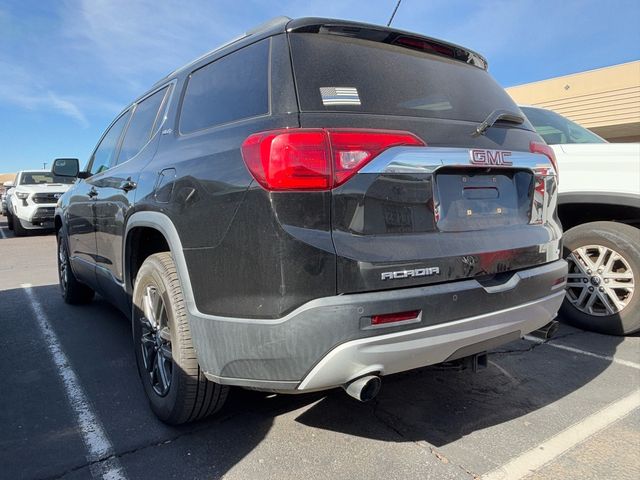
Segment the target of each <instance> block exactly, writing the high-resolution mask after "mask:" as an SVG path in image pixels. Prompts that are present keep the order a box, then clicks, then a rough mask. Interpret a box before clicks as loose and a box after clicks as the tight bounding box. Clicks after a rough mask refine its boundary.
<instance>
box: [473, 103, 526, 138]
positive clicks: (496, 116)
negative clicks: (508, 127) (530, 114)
mask: <svg viewBox="0 0 640 480" xmlns="http://www.w3.org/2000/svg"><path fill="white" fill-rule="evenodd" d="M498 120H501V121H503V122H509V123H515V124H516V125H520V124H521V123H523V122H524V117H523V116H522V115H520V114H519V113H515V112H512V111H510V110H494V111H493V112H491V113H490V114H489V116H487V118H485V119H484V122H482V123H481V124H480V125H478V127H477V128H476V130H475V132H473V133H472V134H471V135H473V136H474V137H477V136H478V135H484V132H486V131H487V129H488V128H489V127H491V126H493V124H494V123H496V122H497V121H498Z"/></svg>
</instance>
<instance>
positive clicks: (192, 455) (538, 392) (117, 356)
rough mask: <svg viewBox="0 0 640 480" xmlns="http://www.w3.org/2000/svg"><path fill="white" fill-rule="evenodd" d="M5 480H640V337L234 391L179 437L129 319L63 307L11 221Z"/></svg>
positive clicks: (2, 363)
mask: <svg viewBox="0 0 640 480" xmlns="http://www.w3.org/2000/svg"><path fill="white" fill-rule="evenodd" d="M0 326H1V328H2V335H1V336H0V378H1V379H2V383H1V387H0V478H6V479H22V478H24V479H44V478H64V479H81V478H91V477H93V478H113V479H116V478H128V479H137V478H154V479H163V478H179V479H204V478H219V477H224V478H228V479H271V478H273V479H294V478H305V479H307V480H311V479H320V478H332V479H334V478H349V479H359V478H367V479H372V478H385V479H396V478H397V479H405V478H420V479H427V478H434V479H469V478H487V479H500V478H514V479H515V478H524V477H527V478H536V479H561V478H576V479H577V478H579V479H592V478H593V479H600V478H616V479H618V478H619V479H625V478H628V479H636V478H640V408H639V407H640V390H639V387H640V337H638V336H633V337H629V338H619V337H609V336H604V335H598V334H593V333H587V332H583V331H580V330H576V329H573V328H570V327H567V326H563V327H562V328H561V330H560V332H559V334H558V335H557V336H556V338H555V339H553V340H552V341H551V342H548V343H547V344H540V343H538V342H535V341H533V340H521V341H518V342H514V343H512V344H509V345H507V346H505V347H503V348H500V349H498V350H496V351H494V352H492V353H491V355H490V357H489V365H488V368H487V369H485V370H483V371H481V372H479V373H477V374H474V373H472V372H470V371H452V370H445V369H442V368H437V367H431V368H425V369H421V370H416V371H411V372H408V373H405V374H401V375H396V376H392V377H387V378H385V379H384V381H383V386H382V391H381V393H380V395H379V396H378V398H377V399H376V400H374V401H373V402H371V403H368V404H360V403H357V402H356V401H355V400H353V399H351V398H350V397H348V396H347V395H346V394H345V393H344V392H342V391H341V390H335V391H332V392H329V393H324V394H308V395H299V396H280V395H268V394H264V393H259V392H250V391H244V390H235V391H232V393H231V396H230V399H229V401H228V404H227V406H226V407H225V408H224V410H223V411H222V413H221V414H220V415H219V416H217V417H215V418H212V419H209V420H206V421H203V422H199V423H194V424H190V425H186V426H183V427H180V428H175V427H169V426H166V425H164V424H162V423H161V422H159V421H158V420H156V418H155V417H154V416H153V414H152V413H151V411H150V410H149V408H148V407H147V402H146V399H145V396H144V392H143V390H142V387H141V386H140V383H139V380H138V378H137V371H136V369H135V360H134V356H133V351H132V346H131V334H130V326H129V323H128V321H127V320H126V319H125V318H124V317H123V316H122V315H120V314H119V313H118V312H117V311H116V310H115V309H114V308H112V307H111V306H109V305H108V304H107V303H106V302H105V301H103V300H101V299H100V298H97V299H96V300H95V301H94V302H93V303H91V304H90V305H88V306H83V307H72V306H69V305H66V304H64V303H63V302H62V299H61V298H60V295H59V293H58V287H57V277H56V266H55V238H54V236H53V235H51V234H37V235H32V236H29V237H25V238H14V237H13V234H12V233H11V232H10V231H9V230H7V228H6V221H5V219H4V217H0Z"/></svg>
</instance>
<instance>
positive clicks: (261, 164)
mask: <svg viewBox="0 0 640 480" xmlns="http://www.w3.org/2000/svg"><path fill="white" fill-rule="evenodd" d="M400 145H404V146H406V145H414V146H425V143H424V142H423V141H422V140H420V139H419V138H418V137H416V136H415V135H413V134H412V133H409V132H398V131H393V130H357V129H349V130H347V129H325V128H293V129H286V130H272V131H267V132H261V133H255V134H253V135H251V136H249V137H248V138H247V139H246V140H245V141H244V143H243V144H242V158H243V159H244V162H245V163H246V165H247V168H248V169H249V171H250V172H251V174H252V175H253V177H254V178H255V179H256V181H257V182H258V183H260V185H262V186H263V187H264V188H266V189H267V190H329V189H331V188H335V187H337V186H338V185H341V184H343V183H345V182H346V181H347V180H349V178H351V177H352V176H353V175H355V174H356V173H357V171H358V170H359V169H360V168H362V167H363V166H364V165H365V164H366V163H368V162H370V161H371V160H372V159H373V158H375V157H376V156H378V155H379V154H380V153H382V152H383V151H384V150H387V149H388V148H391V147H396V146H400Z"/></svg>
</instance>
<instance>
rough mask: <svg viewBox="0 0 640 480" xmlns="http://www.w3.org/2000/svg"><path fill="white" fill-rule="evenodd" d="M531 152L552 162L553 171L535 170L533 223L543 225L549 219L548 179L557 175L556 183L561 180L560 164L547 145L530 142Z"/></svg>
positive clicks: (546, 169)
mask: <svg viewBox="0 0 640 480" xmlns="http://www.w3.org/2000/svg"><path fill="white" fill-rule="evenodd" d="M529 151H530V152H531V153H541V154H542V155H545V156H546V157H547V158H548V159H549V162H551V166H552V171H550V169H548V168H546V167H545V168H535V169H534V171H535V187H534V191H533V205H532V209H531V223H533V224H543V223H544V221H545V218H546V217H547V214H546V213H545V212H546V209H547V206H548V205H547V204H548V194H547V178H548V176H549V175H555V177H556V183H557V181H558V179H559V171H558V162H557V160H556V154H555V153H554V152H553V149H552V148H551V147H550V146H549V145H547V144H546V143H541V142H530V143H529Z"/></svg>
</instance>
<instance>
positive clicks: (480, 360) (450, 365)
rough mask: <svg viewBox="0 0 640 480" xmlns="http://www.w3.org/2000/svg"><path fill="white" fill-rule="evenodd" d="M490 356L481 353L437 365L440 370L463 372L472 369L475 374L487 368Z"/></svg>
mask: <svg viewBox="0 0 640 480" xmlns="http://www.w3.org/2000/svg"><path fill="white" fill-rule="evenodd" d="M487 362H488V355H487V352H480V353H476V354H474V355H469V356H467V357H462V358H458V359H456V360H451V361H449V362H443V363H441V364H439V365H437V367H436V368H438V369H440V370H456V371H462V370H466V369H467V368H470V369H471V370H472V371H473V373H477V372H479V371H480V370H483V369H485V368H487Z"/></svg>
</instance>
